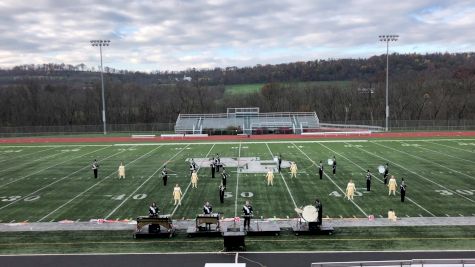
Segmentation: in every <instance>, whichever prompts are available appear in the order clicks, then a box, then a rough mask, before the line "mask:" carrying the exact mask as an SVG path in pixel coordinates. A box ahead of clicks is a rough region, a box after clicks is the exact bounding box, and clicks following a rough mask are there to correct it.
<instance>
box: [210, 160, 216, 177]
mask: <svg viewBox="0 0 475 267" xmlns="http://www.w3.org/2000/svg"><path fill="white" fill-rule="evenodd" d="M215 173H216V164H215V162H214V159H213V160H211V178H214V174H215Z"/></svg>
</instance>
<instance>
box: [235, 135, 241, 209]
mask: <svg viewBox="0 0 475 267" xmlns="http://www.w3.org/2000/svg"><path fill="white" fill-rule="evenodd" d="M240 159H241V143H239V152H238V159H237V160H238V163H237V169H236V172H237V174H236V198H235V200H234V217H237V199H238V188H239V172H238V171H237V170H238V169H239V160H240Z"/></svg>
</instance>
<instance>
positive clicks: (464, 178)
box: [0, 138, 475, 222]
mask: <svg viewBox="0 0 475 267" xmlns="http://www.w3.org/2000/svg"><path fill="white" fill-rule="evenodd" d="M216 153H219V155H220V156H221V158H222V159H223V160H224V159H226V158H229V159H230V160H236V161H242V160H243V159H244V158H247V157H258V159H257V161H259V162H260V161H263V162H264V161H265V160H272V159H273V158H272V157H273V156H275V155H278V154H281V155H282V158H283V160H290V161H295V162H296V163H297V165H298V168H299V172H298V176H297V178H296V179H290V175H289V173H288V169H284V171H283V172H282V174H281V175H280V174H276V175H275V178H274V186H273V187H268V186H267V185H266V183H265V181H264V176H265V174H264V173H243V172H237V168H230V167H228V168H227V169H228V172H229V173H230V177H229V178H228V181H227V193H226V196H227V198H226V199H225V203H224V204H219V201H218V185H219V182H220V179H218V178H215V179H212V178H210V177H211V175H210V169H209V168H207V167H206V168H205V167H203V168H201V169H200V170H199V173H198V174H199V177H200V180H199V182H198V189H191V186H190V178H189V169H188V163H187V162H186V161H185V160H186V159H188V158H195V159H198V158H209V157H212V156H214V155H216ZM333 155H335V156H336V159H337V163H338V165H337V166H338V169H337V174H336V175H335V176H333V175H332V174H331V173H330V171H331V168H330V166H328V165H325V173H326V174H325V176H324V178H323V180H319V179H318V175H317V174H316V172H317V169H316V166H315V163H316V162H318V161H320V160H323V161H324V162H326V161H327V159H328V158H330V157H331V156H333ZM474 155H475V139H473V138H472V139H471V138H464V139H424V140H422V139H411V140H372V141H351V140H340V141H338V140H323V141H316V142H309V141H295V142H292V141H269V142H267V143H266V142H253V143H245V142H242V143H239V142H227V143H226V142H223V143H189V144H180V143H162V144H131V145H114V144H98V145H90V144H84V145H54V144H50V145H28V146H7V145H2V146H0V163H1V166H2V167H1V168H0V220H1V222H13V221H14V222H22V221H29V222H49V221H59V220H64V219H68V220H75V221H76V220H79V221H89V220H90V219H98V218H108V219H131V218H135V217H137V216H139V215H146V214H147V209H148V205H149V204H150V202H152V201H156V202H157V203H158V205H159V207H160V209H161V211H162V214H172V215H173V218H174V219H181V218H188V219H190V218H194V217H195V216H196V214H198V213H200V212H201V209H202V205H203V202H204V201H205V200H209V201H210V202H211V203H212V204H213V206H214V210H215V211H219V212H222V213H224V217H228V218H229V217H234V216H236V215H238V216H239V215H240V214H241V207H242V204H243V203H244V201H245V200H250V201H251V202H252V204H253V206H254V209H255V214H256V215H257V216H258V217H264V218H273V217H276V218H287V216H288V217H290V218H292V217H296V216H297V215H296V213H295V212H294V208H295V207H296V206H297V207H301V206H305V205H309V204H312V203H313V202H314V200H315V198H317V197H318V198H320V199H321V200H322V202H323V205H324V216H328V217H331V218H339V217H344V218H352V217H366V216H368V215H370V214H372V215H374V216H375V217H382V216H384V217H385V216H386V214H387V211H388V209H390V208H392V209H395V210H396V212H397V215H398V216H400V217H406V216H410V217H414V216H423V217H431V216H456V217H460V216H474V215H475V209H474V207H475V167H474V163H475V157H474ZM94 158H97V159H98V160H99V161H100V164H101V166H100V171H99V178H98V179H94V178H93V175H92V171H91V168H90V164H91V161H92V160H93V159H94ZM120 161H124V162H125V164H126V175H127V177H126V179H123V180H118V179H117V167H118V165H119V162H120ZM386 162H388V163H389V169H390V174H393V175H395V176H396V177H397V178H398V182H399V181H400V178H401V177H404V178H405V180H406V183H407V199H406V202H405V203H401V202H400V200H399V196H398V195H397V196H391V197H388V195H387V194H388V190H387V188H386V187H385V186H384V185H383V184H382V183H381V181H380V180H381V179H382V175H380V174H378V172H377V167H378V166H379V165H382V164H383V163H386ZM165 164H166V165H167V167H168V168H169V169H170V170H172V172H171V175H170V178H169V181H168V185H167V186H166V187H165V186H163V185H162V181H161V176H160V171H161V169H162V166H163V165H165ZM368 168H370V170H371V171H372V172H373V174H374V175H375V177H374V178H373V185H372V191H371V192H370V193H366V192H365V189H364V187H365V175H364V170H366V169H368ZM350 178H352V179H353V180H354V181H355V182H356V186H357V188H358V193H357V195H356V197H355V200H354V202H351V201H349V200H346V199H344V197H343V191H344V190H345V188H346V184H347V183H348V180H349V179H350ZM176 183H178V184H180V186H181V188H182V191H183V193H184V196H183V200H182V205H181V206H174V205H173V200H172V191H173V186H174V184H176Z"/></svg>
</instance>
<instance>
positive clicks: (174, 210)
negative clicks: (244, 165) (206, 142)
mask: <svg viewBox="0 0 475 267" xmlns="http://www.w3.org/2000/svg"><path fill="white" fill-rule="evenodd" d="M195 144H196V143H195ZM214 146H215V144H213V145H212V146H211V148H210V149H209V151H208V153H207V154H206V156H205V158H207V157H208V156H209V154H210V153H211V151H212V150H213V148H214ZM200 169H201V166H200V167H199V168H198V170H197V171H196V173H198V172H199V171H200ZM190 186H191V181H190V183H189V184H188V186H187V187H186V189H185V193H183V196H181V198H180V203H181V201H182V200H183V198H185V195H186V193H187V192H188V189H190ZM179 206H180V205H176V206H175V208H173V211H172V213H171V215H170V216H173V215H174V214H175V212H176V210H177V209H178V207H179Z"/></svg>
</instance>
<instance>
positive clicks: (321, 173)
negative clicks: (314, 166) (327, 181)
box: [318, 160, 323, 180]
mask: <svg viewBox="0 0 475 267" xmlns="http://www.w3.org/2000/svg"><path fill="white" fill-rule="evenodd" d="M318 175H319V176H320V180H322V178H323V163H322V161H321V160H320V166H318Z"/></svg>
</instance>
